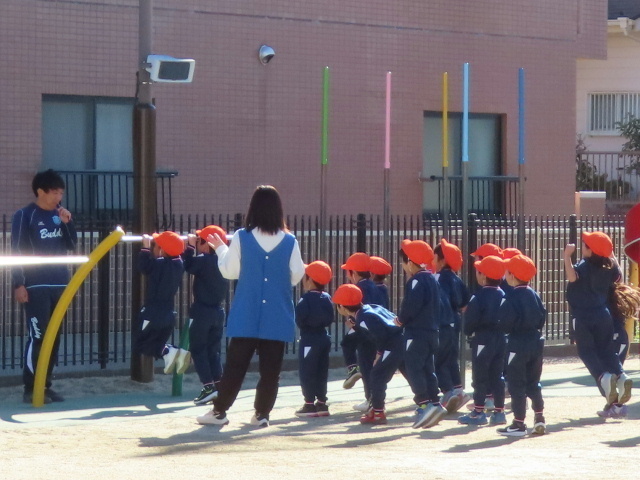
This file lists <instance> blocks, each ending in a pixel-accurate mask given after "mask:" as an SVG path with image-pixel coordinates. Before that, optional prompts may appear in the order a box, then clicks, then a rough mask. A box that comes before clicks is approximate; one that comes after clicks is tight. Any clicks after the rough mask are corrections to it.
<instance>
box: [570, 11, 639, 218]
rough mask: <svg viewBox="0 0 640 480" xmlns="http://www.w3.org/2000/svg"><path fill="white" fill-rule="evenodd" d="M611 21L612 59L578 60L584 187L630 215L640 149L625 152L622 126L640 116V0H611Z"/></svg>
mask: <svg viewBox="0 0 640 480" xmlns="http://www.w3.org/2000/svg"><path fill="white" fill-rule="evenodd" d="M603 22H604V20H603ZM606 25H607V44H606V46H607V56H606V58H603V59H580V60H578V62H577V76H576V79H577V83H576V137H577V143H578V150H579V154H578V156H577V158H578V189H579V190H597V191H602V192H605V193H606V199H607V210H608V211H609V212H611V213H624V212H626V211H627V210H628V209H629V207H630V206H633V205H634V204H635V203H637V201H638V198H639V197H638V196H639V195H640V176H639V175H638V173H639V172H640V171H639V170H638V168H637V167H638V166H640V165H639V163H638V162H639V161H640V152H638V153H621V151H622V148H623V145H624V144H625V143H626V142H627V140H626V139H625V138H623V137H622V136H621V135H620V131H619V129H618V128H617V126H616V124H617V122H624V121H625V120H627V119H628V118H629V115H632V116H634V117H636V118H640V83H639V82H638V79H639V78H640V2H638V1H635V0H609V2H608V20H607V23H606Z"/></svg>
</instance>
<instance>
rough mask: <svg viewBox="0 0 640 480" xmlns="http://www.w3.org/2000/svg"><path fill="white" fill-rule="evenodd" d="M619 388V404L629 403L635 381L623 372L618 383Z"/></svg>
mask: <svg viewBox="0 0 640 480" xmlns="http://www.w3.org/2000/svg"><path fill="white" fill-rule="evenodd" d="M616 387H617V388H618V403H620V404H622V403H627V402H628V401H629V400H631V387H633V380H631V378H629V376H628V375H627V374H626V373H624V372H622V373H621V374H620V376H619V377H618V381H617V382H616Z"/></svg>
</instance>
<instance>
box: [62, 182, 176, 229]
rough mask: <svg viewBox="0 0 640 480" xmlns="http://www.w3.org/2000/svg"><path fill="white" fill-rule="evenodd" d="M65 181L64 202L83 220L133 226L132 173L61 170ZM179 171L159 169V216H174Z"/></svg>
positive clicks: (157, 186)
mask: <svg viewBox="0 0 640 480" xmlns="http://www.w3.org/2000/svg"><path fill="white" fill-rule="evenodd" d="M58 173H60V175H61V176H62V178H63V179H64V181H65V184H66V191H65V199H64V205H65V207H67V208H68V209H69V210H70V211H71V212H72V213H73V215H74V216H75V217H76V218H77V219H80V220H83V219H91V220H92V221H94V222H96V221H97V222H105V223H107V224H113V223H114V222H116V223H119V224H122V225H123V226H130V225H131V223H132V221H133V210H134V196H133V172H125V171H111V170H69V171H65V170H62V171H58ZM177 175H178V172H176V171H159V172H156V191H157V201H156V205H157V207H156V215H157V217H158V218H171V216H172V214H173V211H172V191H171V181H172V179H173V178H174V177H176V176H177Z"/></svg>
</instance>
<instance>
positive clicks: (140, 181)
mask: <svg viewBox="0 0 640 480" xmlns="http://www.w3.org/2000/svg"><path fill="white" fill-rule="evenodd" d="M152 50H153V0H139V12H138V71H137V80H136V104H135V107H134V112H133V192H134V193H133V198H134V216H133V218H134V225H133V228H134V232H136V233H139V234H144V233H151V232H153V231H154V230H155V220H156V179H155V176H156V107H155V105H153V96H152V94H151V78H150V76H149V72H148V71H147V70H146V69H145V67H146V63H147V56H148V55H150V54H152V53H153V52H152ZM138 248H139V247H138ZM144 286H145V282H144V280H143V278H142V276H141V275H140V272H138V271H136V270H135V269H134V273H133V281H132V309H131V312H132V316H133V318H132V322H131V337H132V345H133V343H134V341H135V338H136V334H137V332H139V331H140V325H139V324H138V312H139V311H140V309H141V307H142V298H143V295H144ZM153 361H154V359H153V358H151V357H147V356H144V355H134V354H133V352H132V355H131V379H132V380H135V381H137V382H144V383H149V382H151V381H152V380H153Z"/></svg>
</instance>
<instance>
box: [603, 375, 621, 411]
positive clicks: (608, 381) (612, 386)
mask: <svg viewBox="0 0 640 480" xmlns="http://www.w3.org/2000/svg"><path fill="white" fill-rule="evenodd" d="M617 382H618V376H617V375H615V374H613V373H609V372H606V373H603V374H602V376H601V377H600V386H601V387H602V390H603V391H604V398H605V399H606V400H607V403H609V404H611V403H614V402H615V401H616V399H617V398H618V391H617V388H616V387H617Z"/></svg>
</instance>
